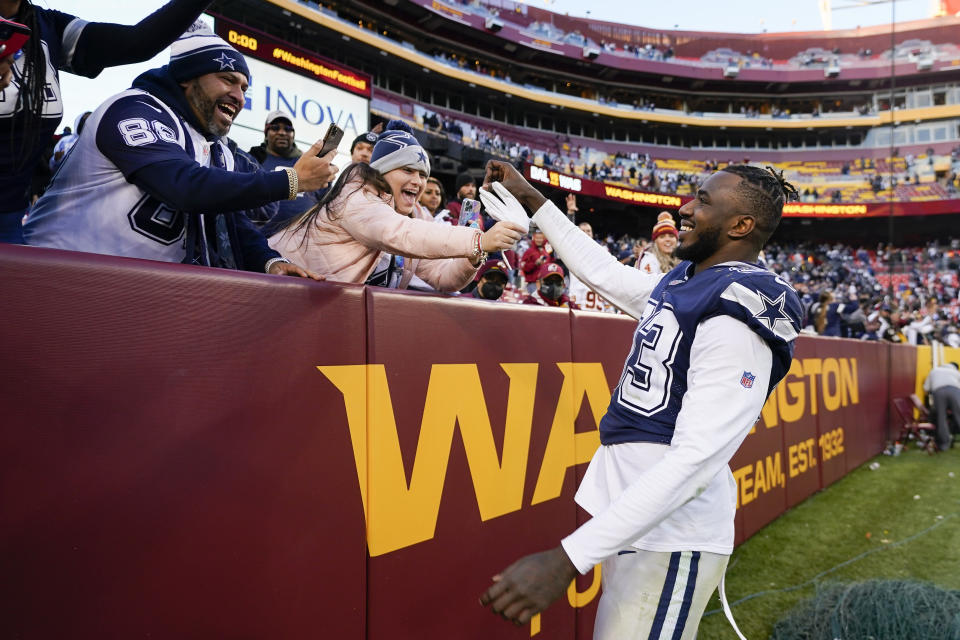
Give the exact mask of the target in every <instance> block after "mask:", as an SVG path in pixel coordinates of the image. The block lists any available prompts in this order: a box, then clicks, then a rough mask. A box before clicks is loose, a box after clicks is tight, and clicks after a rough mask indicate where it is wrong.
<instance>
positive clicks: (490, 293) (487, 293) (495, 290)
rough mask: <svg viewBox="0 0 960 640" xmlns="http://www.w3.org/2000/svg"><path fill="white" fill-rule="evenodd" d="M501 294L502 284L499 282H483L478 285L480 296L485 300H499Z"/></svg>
mask: <svg viewBox="0 0 960 640" xmlns="http://www.w3.org/2000/svg"><path fill="white" fill-rule="evenodd" d="M502 295H503V285H502V284H500V283H499V282H484V283H483V284H482V285H480V296H481V297H482V298H486V299H487V300H499V299H500V296H502Z"/></svg>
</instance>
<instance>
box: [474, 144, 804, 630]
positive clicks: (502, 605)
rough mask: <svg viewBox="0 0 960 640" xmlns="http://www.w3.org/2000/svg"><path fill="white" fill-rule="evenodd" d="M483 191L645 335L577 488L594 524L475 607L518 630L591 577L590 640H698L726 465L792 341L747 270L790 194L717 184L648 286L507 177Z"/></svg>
mask: <svg viewBox="0 0 960 640" xmlns="http://www.w3.org/2000/svg"><path fill="white" fill-rule="evenodd" d="M486 182H487V183H489V188H490V189H492V190H493V192H492V193H491V192H490V191H489V190H486V189H487V187H485V190H484V191H481V194H480V197H481V199H482V200H483V201H484V204H485V205H486V208H487V210H488V211H489V212H490V213H491V215H492V216H493V217H494V218H495V219H501V220H503V219H509V220H515V221H519V220H522V216H524V215H528V214H527V211H529V212H532V214H533V215H532V222H533V223H535V224H536V225H537V227H539V228H540V229H541V230H543V232H544V233H545V234H546V236H547V238H548V239H549V240H550V243H551V245H553V247H554V250H555V251H556V253H557V255H558V257H559V258H560V259H561V260H562V261H563V263H564V264H565V265H567V267H568V268H569V269H570V270H571V271H572V272H574V273H576V274H577V277H579V278H580V279H581V280H583V282H585V283H586V284H587V286H589V287H591V288H592V289H593V290H595V291H596V292H597V293H599V294H600V295H602V296H603V297H604V298H606V299H607V300H610V301H611V302H612V303H613V304H614V305H616V306H617V307H619V308H621V309H623V310H624V311H625V312H626V313H629V314H630V315H632V316H634V317H636V318H639V319H640V322H639V324H638V325H637V329H636V332H635V333H634V337H633V340H632V344H631V345H630V352H629V355H628V356H627V358H626V362H625V365H624V370H623V373H622V375H621V377H620V381H619V383H618V384H617V387H616V389H615V390H614V392H613V395H612V397H611V399H610V405H609V407H608V408H607V411H606V413H605V414H604V415H603V418H602V419H601V420H600V425H599V430H600V442H601V444H602V446H601V447H599V448H598V449H597V451H596V453H595V454H594V456H593V459H592V460H591V461H590V466H589V467H588V468H587V470H586V472H585V473H584V476H583V480H582V481H581V483H580V487H579V488H578V490H577V494H576V501H577V503H578V504H579V505H580V506H582V507H583V508H584V509H585V510H586V511H587V512H588V513H589V514H590V516H591V518H590V519H589V520H588V521H587V522H585V523H584V524H582V525H581V526H580V527H579V528H577V529H576V531H574V532H573V533H572V534H570V535H569V536H567V537H566V538H564V539H563V540H562V541H560V542H559V544H558V545H557V546H556V547H554V548H552V549H549V550H547V551H543V552H541V553H535V554H532V555H529V556H526V557H524V558H521V559H519V560H518V561H516V562H514V563H513V564H512V565H510V566H508V567H506V568H505V569H503V570H502V571H499V572H498V573H497V574H496V575H495V576H494V577H493V584H492V585H491V586H490V587H489V588H488V589H487V590H486V591H485V592H484V593H483V594H482V596H481V599H480V603H481V604H482V605H485V606H490V608H491V609H492V611H493V612H494V613H496V614H498V615H500V616H502V617H503V618H505V619H506V620H508V621H510V622H513V623H515V624H526V623H527V622H529V621H530V619H531V618H532V617H533V616H534V615H535V614H537V613H539V612H540V611H542V610H544V609H545V608H546V607H547V606H548V605H549V604H550V603H551V602H553V601H554V600H556V599H557V598H559V597H560V596H562V595H564V594H565V593H566V592H567V588H568V586H569V585H570V582H571V581H572V580H573V579H574V578H575V577H576V576H577V574H586V573H588V572H590V571H592V570H593V567H594V566H595V565H597V564H598V563H602V567H603V570H602V572H601V575H602V588H603V595H602V596H601V598H600V602H599V604H598V608H597V614H596V621H595V623H594V625H595V626H594V634H593V637H594V640H622V639H623V638H647V639H650V638H654V639H657V640H661V639H671V638H672V639H674V640H678V639H679V640H693V638H694V637H695V636H696V633H697V627H698V625H699V622H700V618H701V616H702V615H703V611H704V609H705V608H706V606H707V602H708V600H709V598H710V596H711V594H712V593H713V591H714V589H716V588H717V586H718V585H720V584H721V579H722V577H723V575H724V571H725V569H726V566H727V562H728V561H729V558H730V553H731V552H732V550H733V539H734V515H735V513H736V504H737V483H736V482H735V481H734V478H733V474H732V473H731V471H730V468H729V466H728V463H729V462H730V459H731V458H732V457H733V454H734V453H735V452H736V451H737V449H738V448H739V447H740V444H741V443H742V442H743V439H744V438H745V437H746V436H747V433H749V432H750V429H751V427H752V426H753V424H754V423H755V422H756V421H757V416H759V415H760V410H761V408H762V407H763V404H764V402H765V401H766V399H767V397H768V396H769V394H770V392H771V391H772V390H773V389H774V387H776V385H777V384H778V383H779V382H780V381H781V380H782V379H783V377H784V376H785V375H786V373H787V371H789V369H790V364H791V362H792V360H793V345H794V341H795V339H796V337H797V335H798V334H799V332H800V324H801V316H802V307H801V305H800V300H799V297H798V296H797V294H796V292H795V291H794V290H793V288H792V287H791V286H790V285H789V284H788V283H786V282H785V281H784V280H782V279H781V278H780V277H779V276H777V275H776V274H774V273H772V272H770V271H767V270H765V269H762V268H760V267H759V266H757V265H756V264H755V262H756V259H757V253H758V252H759V251H760V249H761V248H762V247H763V244H764V242H766V240H767V239H768V238H769V237H770V235H771V234H772V233H773V232H774V230H775V229H776V227H777V224H778V223H779V221H780V217H781V215H782V212H783V205H784V203H785V202H786V201H787V200H788V199H789V198H790V197H791V196H795V195H796V189H794V188H793V187H792V185H790V184H789V183H787V182H785V181H784V180H783V177H782V174H777V173H775V172H773V171H772V170H767V171H765V170H763V169H760V168H758V167H751V166H745V165H731V166H729V167H726V168H724V169H723V170H721V171H718V172H716V173H714V174H713V175H711V176H710V177H709V178H707V180H705V181H704V182H703V183H702V184H701V185H700V188H699V189H698V191H697V194H696V197H695V198H694V199H693V200H691V201H690V202H688V203H686V204H685V205H683V207H681V208H680V219H681V224H680V238H679V240H680V243H679V246H678V249H677V253H678V257H680V258H682V259H683V260H684V261H683V262H681V263H680V264H678V265H677V266H676V267H675V268H674V269H672V270H671V271H670V272H669V273H667V274H664V275H656V276H654V275H648V274H646V273H644V272H643V271H641V270H639V269H635V268H633V267H628V266H625V265H623V264H621V263H620V262H618V261H617V259H616V258H615V257H613V256H611V255H609V254H608V253H607V252H606V251H605V250H604V249H603V248H602V247H600V246H598V245H597V244H596V243H595V242H594V241H593V240H592V239H591V238H589V237H587V235H586V234H584V233H583V232H582V231H580V230H579V229H578V228H577V227H575V226H574V225H573V224H572V223H571V222H570V221H569V220H568V219H567V216H565V215H564V214H563V213H562V212H561V211H560V210H559V209H557V207H556V206H555V205H554V204H553V203H551V202H550V201H549V200H547V199H546V198H544V197H543V195H541V194H540V192H539V191H537V190H536V189H535V188H534V187H533V186H531V185H530V183H528V182H527V181H526V180H525V179H524V178H523V176H522V175H521V174H520V173H519V172H518V171H517V170H516V169H515V168H514V167H513V166H512V165H510V164H507V163H504V162H497V161H493V160H491V161H490V162H489V163H488V164H487V180H486ZM494 194H495V195H494ZM721 599H723V600H724V603H725V604H726V600H725V598H724V597H723V592H722V589H721ZM740 637H741V638H742V637H743V636H742V635H741V636H740Z"/></svg>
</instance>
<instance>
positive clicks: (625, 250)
mask: <svg viewBox="0 0 960 640" xmlns="http://www.w3.org/2000/svg"><path fill="white" fill-rule="evenodd" d="M645 249H646V243H645V242H644V241H643V240H641V239H640V238H637V239H636V240H634V241H633V242H626V241H624V242H621V243H620V253H619V254H618V255H617V259H618V260H619V261H620V262H621V263H622V264H625V265H627V266H628V267H636V268H639V267H640V260H641V259H642V258H643V252H644V250H645Z"/></svg>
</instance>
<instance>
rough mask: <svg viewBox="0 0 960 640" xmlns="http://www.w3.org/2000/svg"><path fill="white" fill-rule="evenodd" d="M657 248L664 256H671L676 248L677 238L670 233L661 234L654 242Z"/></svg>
mask: <svg viewBox="0 0 960 640" xmlns="http://www.w3.org/2000/svg"><path fill="white" fill-rule="evenodd" d="M654 242H655V243H656V245H657V248H658V249H660V251H661V252H662V253H663V254H665V255H668V256H669V255H672V254H673V250H674V249H676V248H677V238H676V236H674V235H673V234H672V233H661V234H660V235H658V236H657V239H656V240H654Z"/></svg>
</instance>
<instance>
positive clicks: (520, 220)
mask: <svg viewBox="0 0 960 640" xmlns="http://www.w3.org/2000/svg"><path fill="white" fill-rule="evenodd" d="M490 188H491V189H493V190H494V191H496V192H497V196H500V197H499V198H498V197H497V196H495V195H493V194H492V193H490V192H489V191H487V190H486V189H480V201H481V202H483V206H484V208H485V209H486V210H487V213H489V214H490V217H491V218H493V219H494V220H496V221H497V222H512V223H514V224H517V225H520V226H521V227H523V232H524V233H528V232H529V231H530V218H528V217H527V212H526V211H525V210H524V208H523V205H522V204H520V201H519V200H517V199H516V198H514V197H513V194H512V193H510V192H509V191H507V188H506V187H504V186H503V185H502V184H500V183H499V182H494V183H493V184H491V185H490Z"/></svg>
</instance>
